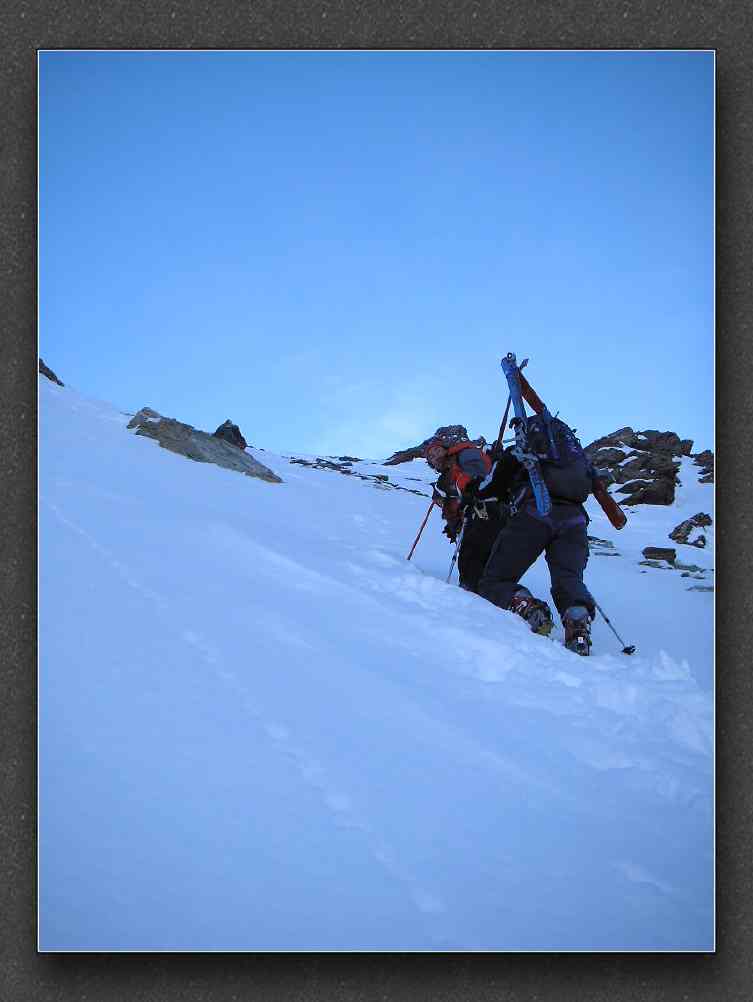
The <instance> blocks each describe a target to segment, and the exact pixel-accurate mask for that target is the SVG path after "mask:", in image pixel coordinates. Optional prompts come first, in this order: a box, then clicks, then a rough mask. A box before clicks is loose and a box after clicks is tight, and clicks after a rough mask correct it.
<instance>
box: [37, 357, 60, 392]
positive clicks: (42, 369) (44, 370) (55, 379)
mask: <svg viewBox="0 0 753 1002" xmlns="http://www.w3.org/2000/svg"><path fill="white" fill-rule="evenodd" d="M39 371H40V373H41V374H42V375H43V376H47V378H48V379H51V380H52V381H53V383H57V384H58V386H65V383H62V382H61V381H60V380H59V379H58V377H57V376H56V375H55V373H54V372H53V371H52V369H49V368H48V367H47V366H46V365H45V364H44V362H43V361H42V359H41V358H40V359H39Z"/></svg>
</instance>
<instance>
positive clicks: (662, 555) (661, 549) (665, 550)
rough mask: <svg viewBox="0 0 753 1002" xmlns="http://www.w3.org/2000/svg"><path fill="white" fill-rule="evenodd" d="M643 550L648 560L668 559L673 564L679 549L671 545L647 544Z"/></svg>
mask: <svg viewBox="0 0 753 1002" xmlns="http://www.w3.org/2000/svg"><path fill="white" fill-rule="evenodd" d="M641 552H642V553H643V556H644V557H645V558H646V560H666V561H667V563H670V564H673V563H674V562H675V559H676V558H677V550H675V549H673V548H672V547H669V546H645V547H644V548H643V550H642V551H641Z"/></svg>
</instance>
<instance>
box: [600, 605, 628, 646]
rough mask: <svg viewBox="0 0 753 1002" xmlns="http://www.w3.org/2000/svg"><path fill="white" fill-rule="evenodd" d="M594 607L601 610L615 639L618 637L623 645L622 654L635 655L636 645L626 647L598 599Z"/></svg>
mask: <svg viewBox="0 0 753 1002" xmlns="http://www.w3.org/2000/svg"><path fill="white" fill-rule="evenodd" d="M594 605H595V606H596V608H597V609H598V610H599V612H600V613H601V614H602V616H603V617H604V620H605V622H606V624H607V626H608V627H609V629H610V630H611V631H612V633H613V634H614V635H615V637H617V639H618V640H619V642H620V643H621V644H622V653H623V654H635V644H630V646H629V647H627V646H626V645H625V641H624V640H623V639H622V637H621V636H620V635H619V633H618V632H617V630H615V628H614V627H613V626H612V624H611V623H610V622H609V617H608V616H607V614H606V613H605V612H604V610H603V609H602V607H601V606H600V605H599V603H598V602H597V601H596V599H594Z"/></svg>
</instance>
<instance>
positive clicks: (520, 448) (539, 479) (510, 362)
mask: <svg viewBox="0 0 753 1002" xmlns="http://www.w3.org/2000/svg"><path fill="white" fill-rule="evenodd" d="M502 371H503V372H504V374H505V378H506V379H507V385H508V387H509V388H510V399H511V400H512V408H513V411H514V412H515V419H516V420H515V446H514V447H513V449H512V454H513V456H515V458H516V459H517V460H518V462H519V463H522V464H523V466H525V468H526V470H527V472H528V478H529V480H530V481H531V489H532V490H533V496H534V498H535V500H536V508H537V510H538V512H539V514H540V515H548V514H549V512H550V511H551V510H552V499H551V498H550V497H549V491H548V489H547V486H546V484H545V483H544V477H543V476H542V473H541V466H540V465H539V461H538V459H537V458H536V457H535V456H534V455H533V454H532V453H531V451H530V450H529V448H528V441H527V437H526V411H525V406H524V404H523V394H522V391H521V388H520V373H519V371H518V364H517V361H516V358H515V354H514V353H513V352H511V351H510V352H508V353H507V355H505V357H504V358H503V359H502Z"/></svg>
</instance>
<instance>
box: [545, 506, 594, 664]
mask: <svg viewBox="0 0 753 1002" xmlns="http://www.w3.org/2000/svg"><path fill="white" fill-rule="evenodd" d="M587 525H588V522H587V520H586V517H585V513H584V512H583V511H582V509H580V507H579V506H569V505H568V506H564V505H563V506H557V510H556V511H555V513H554V534H553V537H552V540H551V542H550V544H549V546H548V547H547V551H546V561H547V563H548V565H549V573H550V575H551V579H552V598H553V599H554V604H555V605H556V606H557V610H558V612H559V614H560V616H561V618H562V625H563V626H564V628H565V646H566V647H567V648H568V649H569V650H571V651H575V652H576V653H578V654H582V655H588V654H589V653H590V651H591V620H592V619H593V618H594V616H595V614H596V606H595V603H594V600H593V596H592V595H591V593H590V592H589V590H588V588H586V586H585V584H584V583H583V572H584V571H585V568H586V564H587V563H588V536H587V532H586V527H587Z"/></svg>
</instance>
